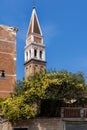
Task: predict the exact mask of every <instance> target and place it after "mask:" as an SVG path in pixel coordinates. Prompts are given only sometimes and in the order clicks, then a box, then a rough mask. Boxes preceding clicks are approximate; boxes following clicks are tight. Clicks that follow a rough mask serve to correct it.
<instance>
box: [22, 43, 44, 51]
mask: <svg viewBox="0 0 87 130" xmlns="http://www.w3.org/2000/svg"><path fill="white" fill-rule="evenodd" d="M32 45H36V46H39V47H42V48H45V45H44V44H40V43H36V42H32V43H30V44H28V45H26V46H25V47H24V50H26V49H27V48H28V47H30V46H32Z"/></svg>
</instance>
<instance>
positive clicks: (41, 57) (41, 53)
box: [40, 51, 42, 59]
mask: <svg viewBox="0 0 87 130" xmlns="http://www.w3.org/2000/svg"><path fill="white" fill-rule="evenodd" d="M40 59H42V51H40Z"/></svg>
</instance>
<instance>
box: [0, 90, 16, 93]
mask: <svg viewBox="0 0 87 130" xmlns="http://www.w3.org/2000/svg"><path fill="white" fill-rule="evenodd" d="M12 92H13V91H1V90H0V93H12Z"/></svg>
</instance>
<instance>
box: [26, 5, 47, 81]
mask: <svg viewBox="0 0 87 130" xmlns="http://www.w3.org/2000/svg"><path fill="white" fill-rule="evenodd" d="M24 53H25V63H24V65H25V79H27V78H28V77H30V76H33V75H34V74H35V73H38V72H41V71H45V69H46V60H45V45H44V44H43V34H42V31H41V27H40V24H39V21H38V17H37V13H36V9H35V7H34V8H33V10H32V15H31V19H30V23H29V28H28V32H27V37H26V46H25V52H24Z"/></svg>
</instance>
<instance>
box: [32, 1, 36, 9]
mask: <svg viewBox="0 0 87 130" xmlns="http://www.w3.org/2000/svg"><path fill="white" fill-rule="evenodd" d="M32 7H33V9H34V8H36V0H33V1H32Z"/></svg>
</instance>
